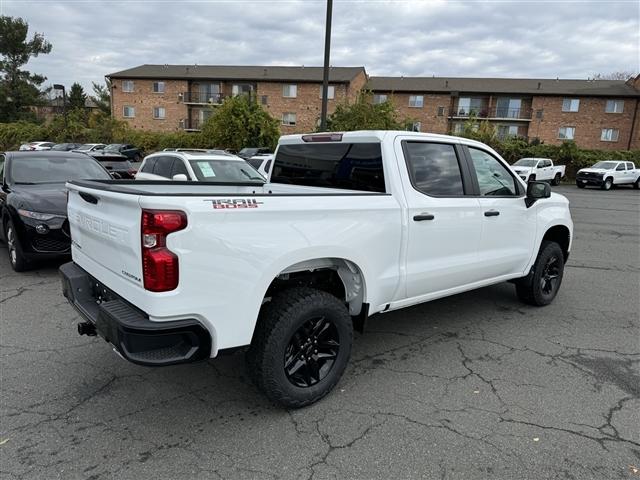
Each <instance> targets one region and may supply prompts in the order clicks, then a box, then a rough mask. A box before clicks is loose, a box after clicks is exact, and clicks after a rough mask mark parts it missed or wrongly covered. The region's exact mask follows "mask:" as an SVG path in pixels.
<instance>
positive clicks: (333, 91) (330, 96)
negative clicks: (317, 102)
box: [320, 85, 336, 100]
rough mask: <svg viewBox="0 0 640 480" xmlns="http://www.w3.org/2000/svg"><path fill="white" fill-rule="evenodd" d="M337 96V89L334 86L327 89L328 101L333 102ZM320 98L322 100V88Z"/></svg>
mask: <svg viewBox="0 0 640 480" xmlns="http://www.w3.org/2000/svg"><path fill="white" fill-rule="evenodd" d="M335 94H336V89H335V87H334V86H333V85H329V86H328V87H327V99H328V100H333V98H334V97H335ZM320 98H322V87H320Z"/></svg>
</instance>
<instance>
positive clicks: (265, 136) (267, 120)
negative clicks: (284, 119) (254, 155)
mask: <svg viewBox="0 0 640 480" xmlns="http://www.w3.org/2000/svg"><path fill="white" fill-rule="evenodd" d="M211 108H215V110H214V113H213V115H212V116H211V117H210V118H209V119H208V120H207V121H206V123H205V124H204V126H203V127H202V134H201V135H202V141H203V142H204V143H205V144H206V146H208V147H217V148H231V149H234V150H240V149H241V148H243V147H270V148H275V146H276V144H277V143H278V138H279V137H280V129H279V126H278V121H277V120H276V119H274V118H273V117H272V116H271V115H269V113H268V112H267V111H266V110H265V109H263V108H262V106H261V105H259V104H258V103H257V102H256V101H255V99H252V98H249V97H247V96H245V95H238V96H236V97H229V98H227V99H226V100H225V101H224V103H223V104H222V105H220V106H219V107H211Z"/></svg>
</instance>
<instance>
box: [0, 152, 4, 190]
mask: <svg viewBox="0 0 640 480" xmlns="http://www.w3.org/2000/svg"><path fill="white" fill-rule="evenodd" d="M3 177H4V155H0V183H2V178H3Z"/></svg>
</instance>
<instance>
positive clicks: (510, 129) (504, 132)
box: [498, 125, 518, 138]
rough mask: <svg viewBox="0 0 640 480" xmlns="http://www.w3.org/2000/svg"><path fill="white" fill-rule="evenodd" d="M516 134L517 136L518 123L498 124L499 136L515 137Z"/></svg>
mask: <svg viewBox="0 0 640 480" xmlns="http://www.w3.org/2000/svg"><path fill="white" fill-rule="evenodd" d="M517 136H518V125H498V137H499V138H507V137H517Z"/></svg>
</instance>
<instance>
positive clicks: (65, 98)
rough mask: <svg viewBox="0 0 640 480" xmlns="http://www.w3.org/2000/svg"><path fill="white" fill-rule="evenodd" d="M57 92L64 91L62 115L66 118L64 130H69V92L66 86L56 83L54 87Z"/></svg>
mask: <svg viewBox="0 0 640 480" xmlns="http://www.w3.org/2000/svg"><path fill="white" fill-rule="evenodd" d="M53 88H54V89H55V90H62V115H63V117H64V128H65V130H66V129H67V91H66V90H65V89H64V85H61V84H60V83H56V84H54V85H53Z"/></svg>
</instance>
